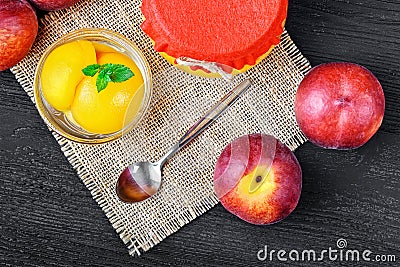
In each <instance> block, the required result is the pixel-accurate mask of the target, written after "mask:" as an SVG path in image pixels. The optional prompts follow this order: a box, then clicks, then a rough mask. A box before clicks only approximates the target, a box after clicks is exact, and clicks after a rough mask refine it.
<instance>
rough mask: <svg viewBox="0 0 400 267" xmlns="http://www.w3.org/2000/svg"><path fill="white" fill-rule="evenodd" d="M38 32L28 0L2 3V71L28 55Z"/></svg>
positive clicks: (0, 24)
mask: <svg viewBox="0 0 400 267" xmlns="http://www.w3.org/2000/svg"><path fill="white" fill-rule="evenodd" d="M37 32H38V21H37V17H36V13H35V11H34V9H33V8H32V7H31V5H30V4H29V3H28V2H27V1H26V0H1V1H0V71H3V70H6V69H8V68H11V67H12V66H14V65H15V64H17V63H18V62H19V61H20V60H21V59H23V58H24V57H25V56H26V55H27V54H28V52H29V50H30V49H31V47H32V44H33V42H34V41H35V39H36V35H37Z"/></svg>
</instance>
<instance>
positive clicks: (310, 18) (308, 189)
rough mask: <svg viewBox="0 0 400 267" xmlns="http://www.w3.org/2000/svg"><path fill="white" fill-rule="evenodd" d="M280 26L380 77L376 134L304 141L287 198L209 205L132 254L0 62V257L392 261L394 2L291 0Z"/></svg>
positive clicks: (396, 237)
mask: <svg viewBox="0 0 400 267" xmlns="http://www.w3.org/2000/svg"><path fill="white" fill-rule="evenodd" d="M289 4H290V5H289V16H288V20H287V30H288V32H289V34H290V35H291V36H292V38H293V40H294V41H295V43H296V44H297V45H298V47H299V48H300V50H301V51H302V52H303V54H304V55H305V56H306V57H307V58H308V59H309V60H310V62H311V63H312V65H316V64H320V63H323V62H329V61H351V62H355V63H358V64H361V65H364V66H365V67H367V68H369V69H370V70H371V71H372V72H373V73H374V74H375V75H376V76H377V77H378V79H379V80H380V81H381V83H382V86H383V88H384V92H385V96H386V113H385V118H384V122H383V125H382V127H381V129H380V130H379V132H378V134H377V135H376V136H374V137H373V138H372V140H371V141H370V142H368V143H367V144H366V145H365V146H363V147H362V148H360V149H357V150H354V151H334V150H323V149H320V148H317V147H315V146H314V145H312V144H310V143H306V144H304V145H303V146H301V147H300V148H299V149H298V150H297V151H296V155H297V157H298V159H299V161H300V164H301V166H302V169H303V191H302V196H301V199H300V203H299V205H298V207H297V209H296V210H295V211H294V213H293V214H292V215H290V216H289V217H288V218H287V219H286V220H284V221H282V222H280V223H277V224H275V225H272V226H267V227H260V226H253V225H249V224H247V223H245V222H243V221H240V220H239V219H237V218H236V217H235V216H233V215H231V214H229V213H228V212H226V211H225V210H224V209H223V207H222V206H221V205H217V206H216V207H215V208H213V209H212V210H210V211H209V212H207V213H206V214H205V215H203V216H201V217H199V218H198V219H196V220H195V221H194V222H192V223H190V224H189V225H187V226H185V227H183V228H182V229H181V230H180V231H179V232H177V233H175V234H174V235H172V236H170V237H168V238H167V239H166V240H164V241H163V242H162V243H161V244H159V245H157V246H156V247H154V248H153V249H152V250H150V251H149V252H147V253H144V254H143V255H142V256H141V257H140V258H134V257H131V256H129V255H128V253H127V250H126V248H125V246H124V245H123V243H122V241H121V240H120V239H119V237H118V236H117V234H116V233H115V231H114V230H113V228H112V227H111V225H110V223H109V222H108V220H107V218H106V217H105V215H104V213H103V211H102V210H101V209H100V207H98V206H97V204H96V203H95V201H94V200H92V198H91V196H90V193H89V191H88V190H87V189H86V188H85V187H84V185H83V184H82V182H81V181H80V179H79V178H78V177H77V175H76V174H75V172H74V170H73V169H72V167H71V166H70V165H69V164H68V162H67V160H66V159H65V158H64V156H63V154H62V153H61V151H60V149H59V146H58V144H57V143H56V141H55V140H54V138H53V137H52V136H51V134H50V133H49V132H48V130H47V128H46V126H45V125H44V123H43V122H42V120H41V118H40V116H39V114H38V112H37V111H36V109H35V107H34V106H33V104H32V103H31V102H30V99H29V98H28V97H27V95H26V94H25V92H24V91H23V90H22V88H21V87H20V86H19V84H18V83H17V81H16V80H15V78H14V77H13V75H12V74H11V73H10V72H9V71H5V72H0V103H1V104H0V123H1V128H0V162H1V163H0V164H1V165H0V172H1V178H0V207H1V215H0V234H1V238H0V265H1V266H3V265H4V266H161V265H164V266H182V265H184V266H228V265H229V266H400V263H399V262H400V167H399V166H400V158H399V157H398V155H397V152H398V151H399V150H400V137H399V136H400V115H399V114H400V103H399V102H400V79H399V70H400V60H399V57H400V41H399V40H400V2H399V1H398V0H378V1H377V0H346V1H344V0H335V1H327V0H320V1H315V0H291V1H289ZM339 238H344V239H346V240H347V243H348V246H347V247H348V248H349V249H358V250H360V251H362V250H364V249H369V250H371V251H372V252H373V253H374V254H393V255H395V256H396V259H397V262H396V263H393V262H392V263H377V262H340V261H329V260H325V261H323V262H309V261H299V262H293V261H292V262H290V261H288V262H280V261H278V260H277V259H276V258H275V260H274V261H273V262H269V261H259V260H258V259H257V252H258V251H259V250H260V249H263V248H264V246H265V245H267V246H268V248H269V249H275V250H279V249H285V250H287V251H290V250H292V249H295V250H299V251H301V250H305V249H314V250H317V251H321V250H323V249H328V248H329V247H332V248H336V241H337V240H338V239H339Z"/></svg>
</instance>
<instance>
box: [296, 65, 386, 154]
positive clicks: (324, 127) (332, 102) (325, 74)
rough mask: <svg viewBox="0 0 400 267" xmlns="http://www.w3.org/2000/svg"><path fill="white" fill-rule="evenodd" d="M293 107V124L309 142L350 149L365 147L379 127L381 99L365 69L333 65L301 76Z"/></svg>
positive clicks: (381, 111)
mask: <svg viewBox="0 0 400 267" xmlns="http://www.w3.org/2000/svg"><path fill="white" fill-rule="evenodd" d="M294 106H295V114H296V120H297V123H298V124H299V127H300V129H301V130H302V131H303V133H304V134H305V136H306V137H307V138H308V139H309V140H310V141H311V142H312V143H314V144H316V145H318V146H321V147H325V148H336V149H351V148H357V147H360V146H362V145H363V144H365V143H366V142H367V141H368V140H369V139H370V138H371V137H372V136H373V135H374V134H375V133H376V131H377V130H378V128H379V127H380V125H381V123H382V119H383V114H384V111H385V97H384V94H383V90H382V87H381V85H380V83H379V81H378V79H377V78H376V77H375V76H374V75H373V74H372V73H371V72H370V71H369V70H367V69H366V68H364V67H362V66H360V65H357V64H353V63H347V62H336V63H326V64H322V65H319V66H317V67H315V68H313V69H312V70H311V71H310V72H309V73H308V74H307V75H306V76H305V77H304V79H303V80H302V82H301V83H300V85H299V87H298V90H297V93H296V99H295V104H294Z"/></svg>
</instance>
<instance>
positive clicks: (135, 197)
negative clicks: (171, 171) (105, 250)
mask: <svg viewBox="0 0 400 267" xmlns="http://www.w3.org/2000/svg"><path fill="white" fill-rule="evenodd" d="M160 185H161V166H160V164H159V163H152V162H148V161H147V162H137V163H134V164H132V165H129V166H128V167H127V168H125V170H124V171H123V172H122V173H121V175H120V176H119V179H118V181H117V187H116V191H117V195H118V197H119V198H120V199H121V200H122V201H124V202H129V203H132V202H139V201H143V200H145V199H147V198H149V197H150V196H152V195H154V194H155V193H156V192H157V191H158V189H159V188H160Z"/></svg>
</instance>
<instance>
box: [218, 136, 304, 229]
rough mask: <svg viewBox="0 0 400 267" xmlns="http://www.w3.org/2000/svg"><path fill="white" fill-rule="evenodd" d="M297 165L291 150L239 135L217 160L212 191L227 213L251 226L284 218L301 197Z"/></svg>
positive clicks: (269, 139)
mask: <svg viewBox="0 0 400 267" xmlns="http://www.w3.org/2000/svg"><path fill="white" fill-rule="evenodd" d="M301 182H302V174H301V168H300V165H299V163H298V161H297V159H296V157H295V155H294V154H293V152H292V151H290V149H289V148H288V147H287V146H285V145H284V144H282V143H281V142H280V141H278V140H277V139H276V138H275V137H273V136H270V135H265V134H251V135H245V136H241V137H239V138H237V139H235V140H234V141H233V142H232V143H230V144H228V145H227V146H226V147H225V149H224V150H223V151H222V153H221V155H220V157H219V158H218V160H217V163H216V166H215V171H214V190H215V192H216V195H217V197H218V198H219V200H220V201H221V204H222V205H223V206H224V207H225V209H226V210H228V211H229V212H231V213H233V214H234V215H236V216H238V217H239V218H241V219H243V220H245V221H247V222H249V223H252V224H272V223H275V222H278V221H280V220H282V219H284V218H286V217H287V216H288V215H289V214H290V213H291V212H292V211H293V210H294V209H295V208H296V206H297V203H298V201H299V198H300V194H301Z"/></svg>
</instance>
